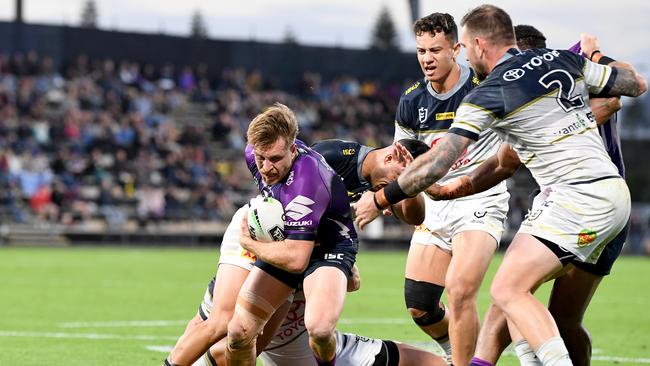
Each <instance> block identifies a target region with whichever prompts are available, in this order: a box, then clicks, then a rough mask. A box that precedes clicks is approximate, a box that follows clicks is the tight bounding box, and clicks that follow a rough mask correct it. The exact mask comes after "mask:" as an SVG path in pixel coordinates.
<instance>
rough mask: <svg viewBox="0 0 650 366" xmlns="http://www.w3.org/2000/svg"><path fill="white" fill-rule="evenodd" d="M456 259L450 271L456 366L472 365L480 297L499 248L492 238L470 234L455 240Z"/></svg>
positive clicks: (482, 234) (449, 299) (451, 322)
mask: <svg viewBox="0 0 650 366" xmlns="http://www.w3.org/2000/svg"><path fill="white" fill-rule="evenodd" d="M452 248H453V253H454V254H453V256H452V258H451V262H450V264H449V269H448V270H447V277H446V279H445V283H446V284H447V299H448V301H449V310H450V311H449V312H450V318H449V338H450V340H451V345H452V350H453V352H452V359H453V363H454V364H455V365H468V364H469V363H470V360H471V358H472V356H473V355H474V349H475V347H476V340H477V338H478V333H479V328H480V320H479V314H478V308H477V305H476V296H477V294H478V290H479V288H480V286H481V282H483V277H484V276H485V272H486V271H487V268H488V266H489V265H490V260H491V259H492V255H493V254H494V251H495V250H496V248H497V242H496V239H494V238H493V237H492V236H491V235H490V234H488V233H486V232H484V231H479V230H469V231H462V232H460V233H458V234H456V235H455V236H454V237H453V239H452Z"/></svg>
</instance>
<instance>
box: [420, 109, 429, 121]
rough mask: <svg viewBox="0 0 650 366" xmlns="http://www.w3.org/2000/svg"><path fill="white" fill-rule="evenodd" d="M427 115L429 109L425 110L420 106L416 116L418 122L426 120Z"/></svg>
mask: <svg viewBox="0 0 650 366" xmlns="http://www.w3.org/2000/svg"><path fill="white" fill-rule="evenodd" d="M428 115H429V110H427V109H426V108H424V107H420V109H418V117H420V122H424V121H426V120H427V116H428Z"/></svg>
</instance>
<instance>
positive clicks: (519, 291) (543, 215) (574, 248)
mask: <svg viewBox="0 0 650 366" xmlns="http://www.w3.org/2000/svg"><path fill="white" fill-rule="evenodd" d="M461 24H462V25H463V28H464V29H463V36H462V42H461V43H462V45H463V46H464V47H466V49H467V58H468V60H469V62H470V64H471V65H472V66H473V68H474V70H475V71H476V72H477V75H478V76H479V78H485V81H483V82H482V83H481V84H480V85H479V86H478V87H477V88H475V89H474V90H473V91H472V92H471V93H470V94H468V96H467V97H466V98H465V99H464V100H463V103H462V104H461V106H460V107H459V109H458V111H457V114H456V117H455V120H454V123H453V124H452V126H451V128H450V131H449V132H450V133H449V134H447V135H446V136H445V137H444V138H443V139H442V141H439V142H438V144H437V145H436V148H434V149H432V150H431V151H430V152H428V153H426V154H424V155H422V156H421V157H420V158H418V159H416V160H414V162H413V163H412V164H410V165H409V167H407V168H406V169H405V171H404V172H403V174H402V175H400V177H399V178H398V180H397V182H394V183H391V184H389V185H388V186H386V187H385V188H382V189H381V190H379V191H378V192H376V193H366V194H364V195H363V196H362V198H361V200H360V201H359V202H358V203H357V205H356V210H357V219H356V220H357V223H358V224H359V225H360V227H363V226H364V225H365V224H367V223H368V222H369V221H370V220H372V219H373V218H374V217H376V216H377V214H378V211H379V210H380V209H381V208H383V207H386V206H387V205H388V204H390V203H395V202H399V201H400V200H401V199H402V198H404V197H409V196H410V195H413V194H416V193H417V192H420V191H422V190H424V189H426V188H427V187H429V186H431V184H433V183H435V182H436V181H437V180H438V179H440V178H441V177H442V176H444V174H446V172H447V171H448V169H449V168H450V167H451V166H452V165H453V164H454V162H455V161H456V160H457V158H458V156H460V155H461V153H462V152H463V151H464V149H465V148H467V146H468V145H469V144H470V143H471V141H472V140H476V139H477V138H478V134H479V133H480V132H481V131H483V130H485V129H487V128H490V129H493V130H495V131H496V132H497V133H499V135H500V136H501V137H502V138H503V140H504V141H506V142H508V143H510V145H511V146H512V148H513V149H514V150H515V152H516V153H517V156H518V157H519V159H520V160H521V161H523V162H524V165H526V167H528V169H529V170H530V171H531V173H532V175H533V177H534V178H535V180H536V182H537V183H538V184H539V185H540V187H541V193H539V194H538V195H537V196H536V197H535V200H534V202H533V207H532V210H531V213H530V214H529V215H528V216H527V218H526V219H525V220H524V221H523V222H522V225H521V227H520V229H519V232H518V233H517V235H516V236H515V238H514V239H513V242H512V243H511V245H510V246H509V248H508V251H507V252H506V255H505V257H504V260H503V262H502V264H501V266H500V267H499V269H498V271H497V274H496V276H495V278H494V281H493V283H492V286H491V289H490V293H491V296H492V300H493V302H494V303H495V305H496V306H498V307H499V308H500V310H502V311H503V312H504V313H505V315H506V317H507V319H508V321H509V322H511V324H514V326H515V327H516V328H517V330H518V331H519V332H521V334H522V335H523V337H524V338H525V339H526V340H527V342H528V343H529V345H530V346H531V348H532V349H533V350H535V354H536V355H537V357H538V358H539V360H540V362H541V363H542V364H543V365H571V364H572V363H571V359H570V357H569V354H568V351H567V349H566V346H565V344H564V342H563V340H562V338H561V337H560V335H559V331H558V329H557V325H556V324H555V321H554V320H553V318H552V316H551V314H550V312H549V311H548V309H546V307H545V306H544V305H543V304H542V303H540V302H539V301H538V300H537V299H536V298H535V297H534V296H532V293H531V292H532V291H533V290H534V289H535V288H536V287H537V286H538V285H539V284H540V283H541V282H543V281H544V280H545V279H547V278H552V277H554V276H557V275H559V274H561V273H562V271H563V270H566V269H565V266H566V264H567V263H569V261H577V262H584V263H591V264H593V263H596V262H597V260H598V259H599V256H600V255H601V253H602V251H603V249H604V247H605V246H606V245H607V244H608V243H609V242H610V241H611V240H613V239H614V238H615V237H616V236H617V235H618V234H619V233H620V232H621V230H623V229H624V227H625V226H626V223H627V221H628V218H629V213H630V195H629V190H628V189H627V186H626V184H625V181H624V180H623V179H622V177H621V176H620V175H619V174H618V169H617V168H616V166H615V165H614V164H613V163H612V161H611V160H610V159H609V156H608V155H607V152H606V151H605V149H604V147H603V143H602V140H601V139H600V137H599V135H598V133H597V132H596V123H595V121H594V120H593V116H591V115H590V114H591V112H590V109H589V106H588V104H587V103H586V101H587V100H588V97H589V93H592V94H601V95H610V96H619V95H627V96H634V97H636V96H639V95H641V94H643V93H645V91H646V90H647V82H646V80H645V79H644V78H643V77H642V76H640V75H639V74H638V73H637V72H636V71H635V70H634V68H633V67H632V66H631V65H629V64H624V63H617V64H612V65H611V66H607V65H602V64H597V63H594V62H592V61H590V60H588V59H586V58H584V57H581V56H579V55H575V54H573V53H571V52H570V51H565V50H549V49H534V50H529V51H526V52H520V51H518V50H517V49H516V48H515V47H516V42H515V36H514V32H513V27H512V22H511V20H510V17H509V15H508V14H507V13H506V12H505V11H503V10H502V9H500V8H498V7H495V6H493V5H482V6H479V7H477V8H474V9H472V10H471V11H470V12H469V13H467V14H466V15H465V16H464V17H463V21H462V23H461ZM593 57H594V55H590V56H589V58H593ZM601 60H602V59H601Z"/></svg>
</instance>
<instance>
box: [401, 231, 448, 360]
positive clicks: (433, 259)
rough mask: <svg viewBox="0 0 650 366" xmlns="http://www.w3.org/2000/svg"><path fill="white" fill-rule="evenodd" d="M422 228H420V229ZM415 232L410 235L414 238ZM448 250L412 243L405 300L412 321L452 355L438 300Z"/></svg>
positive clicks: (440, 293)
mask: <svg viewBox="0 0 650 366" xmlns="http://www.w3.org/2000/svg"><path fill="white" fill-rule="evenodd" d="M420 230H422V229H420ZM417 235H418V234H415V235H414V236H413V238H414V240H416V239H417ZM450 261H451V253H450V252H449V251H446V250H443V249H442V248H440V247H438V246H436V245H432V244H426V245H425V244H418V243H411V246H410V248H409V252H408V257H407V259H406V269H405V273H404V277H405V281H404V300H405V302H406V307H407V309H408V312H409V313H410V315H411V317H412V318H413V321H414V322H415V324H417V325H418V327H420V329H422V331H423V332H424V333H426V334H428V335H429V336H430V337H431V338H433V339H434V340H436V341H437V342H438V344H439V345H440V346H441V347H442V348H443V350H444V351H445V353H446V354H448V355H450V354H451V347H450V345H449V337H448V326H449V314H447V312H446V311H445V306H444V305H443V304H442V302H441V301H440V298H441V297H442V292H443V291H444V288H445V275H446V273H447V267H448V266H449V262H450Z"/></svg>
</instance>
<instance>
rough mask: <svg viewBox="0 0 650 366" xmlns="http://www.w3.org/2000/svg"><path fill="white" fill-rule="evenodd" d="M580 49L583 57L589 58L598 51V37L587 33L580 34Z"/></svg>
mask: <svg viewBox="0 0 650 366" xmlns="http://www.w3.org/2000/svg"><path fill="white" fill-rule="evenodd" d="M580 48H581V49H582V53H583V54H584V55H585V57H587V58H589V57H591V55H592V54H593V53H594V51H596V50H600V45H599V43H598V37H596V36H594V35H593V34H589V33H581V34H580Z"/></svg>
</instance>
